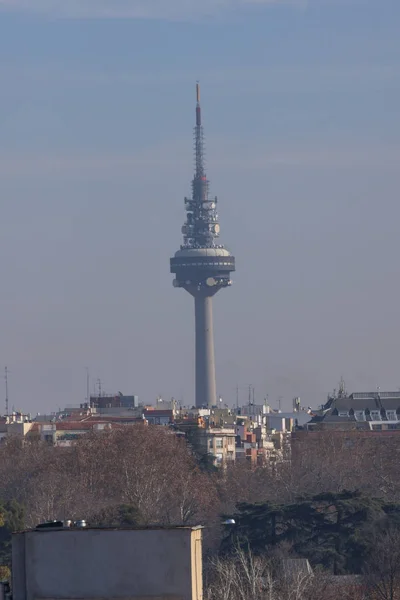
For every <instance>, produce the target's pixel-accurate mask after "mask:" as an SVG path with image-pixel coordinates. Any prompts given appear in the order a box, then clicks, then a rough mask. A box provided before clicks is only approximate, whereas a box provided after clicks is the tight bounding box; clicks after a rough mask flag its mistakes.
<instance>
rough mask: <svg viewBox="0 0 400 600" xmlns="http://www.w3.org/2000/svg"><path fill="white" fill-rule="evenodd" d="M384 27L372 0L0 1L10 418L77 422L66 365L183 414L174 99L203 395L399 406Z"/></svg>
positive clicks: (397, 140)
mask: <svg viewBox="0 0 400 600" xmlns="http://www.w3.org/2000/svg"><path fill="white" fill-rule="evenodd" d="M399 25H400V6H399V4H398V2H395V1H394V0H384V2H380V3H378V2H377V1H376V0H364V1H363V0H348V1H346V2H344V0H299V1H296V0H293V1H288V2H280V1H279V0H277V1H276V2H272V1H271V2H268V1H265V2H263V1H262V0H254V1H251V0H220V1H215V0H213V1H211V0H209V1H206V2H203V3H195V2H192V1H191V0H170V2H168V3H167V4H166V3H165V2H161V1H159V0H153V1H152V0H146V2H145V1H144V0H143V1H141V0H115V1H112V0H101V1H100V2H95V1H94V0H76V1H75V0H69V1H67V0H64V1H63V2H61V1H60V2H59V1H58V0H53V1H50V0H29V1H28V0H26V1H24V0H14V1H13V0H0V57H1V58H0V73H1V75H2V94H1V96H0V110H1V114H2V115H3V120H2V135H1V136H0V193H1V196H0V198H1V208H2V218H1V223H0V249H1V252H2V257H3V260H2V263H1V280H2V282H3V294H2V299H1V312H0V323H1V331H2V344H1V351H0V369H1V370H3V369H4V366H5V365H7V366H8V368H9V370H10V375H9V398H10V407H11V406H14V407H15V408H16V409H22V410H24V411H26V412H36V411H39V412H45V411H52V410H57V409H58V408H59V407H64V406H65V405H67V404H79V403H80V402H82V401H83V400H84V397H85V394H86V371H85V367H88V368H89V370H90V374H91V391H93V383H94V381H95V380H96V379H97V378H100V379H101V381H102V388H103V390H104V391H105V392H109V393H112V392H117V391H119V390H120V391H121V392H123V393H125V394H138V395H139V397H140V398H141V400H142V401H144V402H154V400H155V398H156V396H157V395H159V394H160V395H161V396H162V397H163V398H165V399H169V398H170V397H171V396H174V397H175V398H176V399H177V400H180V401H183V403H184V404H191V403H192V402H193V398H194V315H193V301H192V299H191V298H190V297H189V295H188V294H186V293H185V292H184V291H183V290H177V289H174V288H173V287H172V279H173V276H172V275H171V274H170V273H169V258H170V256H172V255H173V253H174V252H175V251H176V250H177V249H178V247H179V245H180V244H181V240H182V236H181V232H180V230H181V226H182V224H183V220H184V216H185V215H184V204H183V198H184V196H185V195H188V194H189V193H190V182H191V179H192V174H193V153H192V146H193V143H192V128H193V126H194V107H195V82H196V80H200V83H201V92H202V110H203V120H204V126H205V135H206V152H207V154H206V156H207V175H208V177H209V179H210V181H211V193H212V194H214V195H217V196H218V199H219V215H220V224H221V242H222V243H224V244H225V245H226V246H227V247H228V248H229V249H230V250H231V251H232V252H233V254H234V255H235V257H236V267H237V271H236V273H234V276H233V282H234V283H233V285H232V287H231V288H230V289H227V290H222V291H221V292H220V293H219V294H218V295H217V296H216V297H215V299H214V331H215V344H216V361H217V389H218V393H219V394H221V395H222V397H223V399H224V402H227V403H229V404H234V403H235V402H236V385H239V386H240V387H241V388H247V386H248V385H249V384H252V385H254V387H255V393H256V399H257V401H262V400H263V398H264V397H265V396H266V395H267V394H268V398H269V402H270V404H271V406H273V407H277V403H278V398H279V397H282V398H283V401H282V407H283V408H286V409H288V408H289V407H290V406H291V401H292V398H293V397H294V396H300V397H301V398H302V400H303V404H304V405H306V406H307V405H314V406H315V405H317V404H321V403H322V402H323V401H324V400H325V398H326V395H327V394H328V393H329V392H330V391H332V389H333V388H334V387H337V386H338V382H339V379H340V377H341V376H343V377H344V379H345V381H346V384H347V388H348V390H349V391H374V390H375V389H376V388H377V386H380V387H381V389H382V390H384V389H385V390H397V389H398V388H399V387H400V373H399V369H398V362H397V361H398V356H399V355H400V335H399V334H400V331H399V329H400V327H399V320H398V304H397V300H396V298H397V294H399V293H400V281H399V277H398V272H399V267H398V253H399V250H398V248H397V235H398V229H399V221H400V203H399V199H398V190H399V183H400V174H399V158H400V120H399V106H400V104H399V99H400V83H399V82H400V79H399V73H400V40H399V36H398V29H399ZM0 373H1V371H0ZM2 397H5V389H4V387H1V385H0V413H2V412H3V411H4V407H3V406H4V402H2V400H1V398H2ZM240 399H241V401H243V402H245V401H246V399H247V390H246V389H243V390H242V391H241V396H240Z"/></svg>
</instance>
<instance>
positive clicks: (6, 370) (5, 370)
mask: <svg viewBox="0 0 400 600" xmlns="http://www.w3.org/2000/svg"><path fill="white" fill-rule="evenodd" d="M9 372H10V371H9V370H8V368H7V367H5V369H4V379H5V381H6V416H7V417H8V374H9Z"/></svg>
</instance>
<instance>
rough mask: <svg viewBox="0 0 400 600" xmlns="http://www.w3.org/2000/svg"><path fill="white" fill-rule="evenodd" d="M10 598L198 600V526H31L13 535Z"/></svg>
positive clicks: (199, 567)
mask: <svg viewBox="0 0 400 600" xmlns="http://www.w3.org/2000/svg"><path fill="white" fill-rule="evenodd" d="M12 580H13V599H14V600H39V599H55V598H57V599H58V600H70V599H76V598H79V599H81V600H86V599H87V600H89V599H90V600H100V599H101V600H105V599H106V598H110V599H111V598H112V599H122V598H124V600H144V599H145V598H146V600H164V599H165V600H167V599H168V600H201V599H202V529H201V528H200V527H193V528H192V527H175V528H172V527H171V528H147V529H91V528H84V527H83V528H75V527H73V528H69V527H66V528H60V529H50V528H49V529H36V530H32V531H25V532H22V533H16V534H14V535H13V540H12Z"/></svg>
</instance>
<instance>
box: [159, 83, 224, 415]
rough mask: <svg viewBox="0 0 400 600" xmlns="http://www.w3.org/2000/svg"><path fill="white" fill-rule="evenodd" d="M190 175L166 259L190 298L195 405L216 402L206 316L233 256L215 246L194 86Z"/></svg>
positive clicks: (213, 200)
mask: <svg viewBox="0 0 400 600" xmlns="http://www.w3.org/2000/svg"><path fill="white" fill-rule="evenodd" d="M194 148H195V156H194V159H195V173H194V177H193V179H192V194H191V197H190V198H185V208H186V212H187V216H186V220H185V223H184V225H183V227H182V233H183V244H182V245H181V247H180V249H179V250H178V252H175V255H174V256H173V258H171V260H170V270H171V273H174V275H175V279H174V281H173V285H174V287H181V288H183V289H184V290H186V291H187V292H189V294H191V296H193V297H194V306H195V324H196V407H198V408H201V407H203V406H207V407H211V406H216V404H217V393H216V382H215V359H214V338H213V318H212V297H213V296H214V295H215V294H216V293H217V292H218V291H219V290H220V289H222V288H224V287H228V286H230V285H231V279H230V274H231V272H232V271H234V270H235V258H234V257H233V256H232V254H231V253H230V252H228V250H226V249H225V248H224V246H222V245H221V244H218V243H217V238H218V237H219V231H220V227H219V223H218V213H217V198H216V197H215V198H210V197H209V182H208V180H207V177H206V172H205V166H204V134H203V124H202V118H201V106H200V85H199V82H197V83H196V125H195V128H194Z"/></svg>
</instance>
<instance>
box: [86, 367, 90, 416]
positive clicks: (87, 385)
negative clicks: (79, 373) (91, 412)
mask: <svg viewBox="0 0 400 600" xmlns="http://www.w3.org/2000/svg"><path fill="white" fill-rule="evenodd" d="M85 369H86V402H87V405H88V407H90V391H89V384H90V377H89V367H85Z"/></svg>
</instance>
